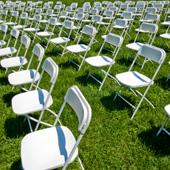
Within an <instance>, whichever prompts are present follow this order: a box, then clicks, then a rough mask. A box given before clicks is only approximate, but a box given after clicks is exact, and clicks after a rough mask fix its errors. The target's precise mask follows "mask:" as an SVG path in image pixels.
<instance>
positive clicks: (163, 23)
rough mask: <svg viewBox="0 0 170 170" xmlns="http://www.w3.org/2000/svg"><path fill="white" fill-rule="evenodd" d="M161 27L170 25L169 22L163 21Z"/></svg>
mask: <svg viewBox="0 0 170 170" xmlns="http://www.w3.org/2000/svg"><path fill="white" fill-rule="evenodd" d="M161 24H162V25H170V21H164V22H162V23H161Z"/></svg>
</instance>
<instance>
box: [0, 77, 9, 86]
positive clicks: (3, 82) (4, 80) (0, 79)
mask: <svg viewBox="0 0 170 170" xmlns="http://www.w3.org/2000/svg"><path fill="white" fill-rule="evenodd" d="M7 84H9V82H8V78H7V77H0V85H7Z"/></svg>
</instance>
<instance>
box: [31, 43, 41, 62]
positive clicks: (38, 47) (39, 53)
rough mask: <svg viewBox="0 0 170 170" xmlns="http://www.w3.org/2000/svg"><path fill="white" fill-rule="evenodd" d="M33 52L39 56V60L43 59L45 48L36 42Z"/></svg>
mask: <svg viewBox="0 0 170 170" xmlns="http://www.w3.org/2000/svg"><path fill="white" fill-rule="evenodd" d="M32 52H33V54H34V55H36V56H37V57H38V60H39V61H41V59H42V58H43V56H44V48H43V47H42V46H41V45H40V44H36V45H35V46H34V48H33V51H32Z"/></svg>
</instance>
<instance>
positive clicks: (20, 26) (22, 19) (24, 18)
mask: <svg viewBox="0 0 170 170" xmlns="http://www.w3.org/2000/svg"><path fill="white" fill-rule="evenodd" d="M27 19H28V13H27V12H22V13H21V15H20V18H19V21H18V25H15V26H13V27H12V28H13V29H23V28H25V27H26V24H27ZM22 22H23V23H22Z"/></svg>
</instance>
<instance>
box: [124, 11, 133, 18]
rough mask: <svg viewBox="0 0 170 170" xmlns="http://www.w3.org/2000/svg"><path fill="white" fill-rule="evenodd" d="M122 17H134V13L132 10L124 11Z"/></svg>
mask: <svg viewBox="0 0 170 170" xmlns="http://www.w3.org/2000/svg"><path fill="white" fill-rule="evenodd" d="M122 17H123V19H132V18H133V15H132V12H123V13H122Z"/></svg>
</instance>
